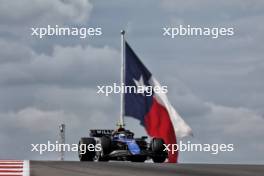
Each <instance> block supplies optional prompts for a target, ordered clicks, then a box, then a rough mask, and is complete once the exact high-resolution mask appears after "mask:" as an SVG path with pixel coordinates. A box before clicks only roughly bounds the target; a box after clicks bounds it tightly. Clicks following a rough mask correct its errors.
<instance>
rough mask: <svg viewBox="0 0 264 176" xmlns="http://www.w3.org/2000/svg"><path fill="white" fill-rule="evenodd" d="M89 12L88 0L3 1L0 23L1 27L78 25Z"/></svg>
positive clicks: (90, 6)
mask: <svg viewBox="0 0 264 176" xmlns="http://www.w3.org/2000/svg"><path fill="white" fill-rule="evenodd" d="M91 10H92V4H91V3H90V2H89V1H88V0H76V1H69V0H64V1H62V0H47V1H41V0H36V1H35V0H21V1H19V2H14V1H8V0H5V1H3V2H2V5H1V7H0V21H1V24H2V25H3V24H5V25H15V26H23V25H29V24H39V25H45V24H63V23H64V22H76V23H80V22H85V21H86V20H88V18H89V15H90V12H91ZM10 11H12V13H10Z"/></svg>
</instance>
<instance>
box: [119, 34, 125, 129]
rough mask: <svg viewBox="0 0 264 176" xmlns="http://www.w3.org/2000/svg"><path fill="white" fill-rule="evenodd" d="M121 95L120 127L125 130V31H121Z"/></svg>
mask: <svg viewBox="0 0 264 176" xmlns="http://www.w3.org/2000/svg"><path fill="white" fill-rule="evenodd" d="M120 84H121V90H122V91H121V95H120V102H121V103H120V106H121V107H120V120H119V127H121V128H123V127H124V126H125V123H124V110H125V101H124V100H125V97H124V95H125V94H124V92H123V88H122V87H123V85H125V31H124V30H121V80H120Z"/></svg>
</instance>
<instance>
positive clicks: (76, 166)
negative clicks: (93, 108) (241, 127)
mask: <svg viewBox="0 0 264 176" xmlns="http://www.w3.org/2000/svg"><path fill="white" fill-rule="evenodd" d="M30 175H31V176H47V175H48V176H140V175H143V176H160V175H162V176H170V175H173V176H208V175H210V176H211V175H212V176H263V175H264V165H224V164H221V165H220V164H167V163H164V164H153V163H130V162H100V163H98V162H78V161H62V162H61V161H30Z"/></svg>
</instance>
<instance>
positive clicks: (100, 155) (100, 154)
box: [94, 136, 111, 162]
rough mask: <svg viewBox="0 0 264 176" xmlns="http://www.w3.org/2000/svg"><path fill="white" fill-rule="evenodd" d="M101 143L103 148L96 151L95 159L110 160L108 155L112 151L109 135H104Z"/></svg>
mask: <svg viewBox="0 0 264 176" xmlns="http://www.w3.org/2000/svg"><path fill="white" fill-rule="evenodd" d="M99 143H100V144H101V146H102V150H101V151H97V152H96V153H95V157H94V161H97V162H98V161H109V157H108V156H107V155H108V154H109V153H110V152H111V139H110V138H109V137H107V136H103V137H101V139H100V140H99Z"/></svg>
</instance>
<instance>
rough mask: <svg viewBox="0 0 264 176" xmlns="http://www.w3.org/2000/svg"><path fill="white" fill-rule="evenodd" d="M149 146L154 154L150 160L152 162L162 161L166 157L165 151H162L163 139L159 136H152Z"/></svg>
mask: <svg viewBox="0 0 264 176" xmlns="http://www.w3.org/2000/svg"><path fill="white" fill-rule="evenodd" d="M150 147H151V150H152V152H153V153H154V156H153V157H152V160H153V162H154V163H163V162H164V161H165V160H166V158H167V153H166V152H165V151H164V149H165V147H164V141H163V139H161V138H153V139H152V141H151V143H150Z"/></svg>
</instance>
